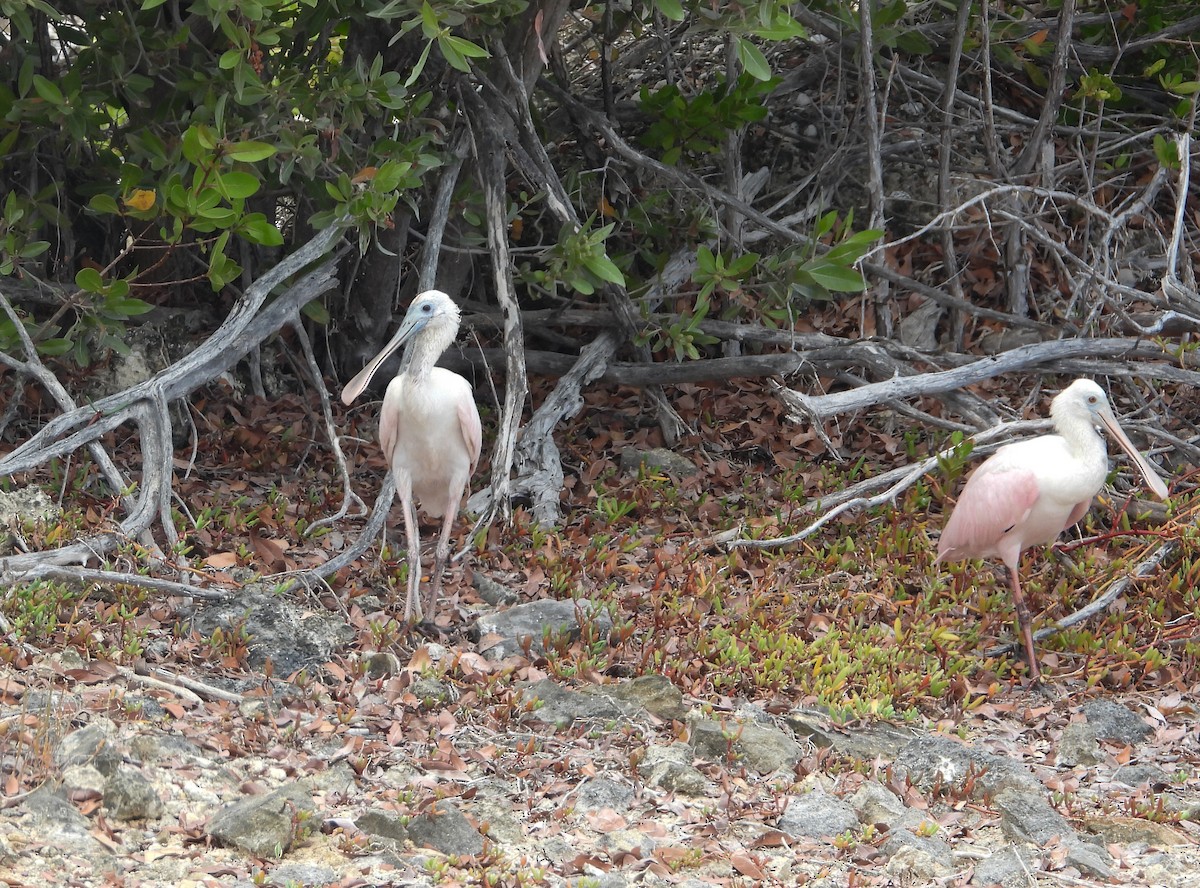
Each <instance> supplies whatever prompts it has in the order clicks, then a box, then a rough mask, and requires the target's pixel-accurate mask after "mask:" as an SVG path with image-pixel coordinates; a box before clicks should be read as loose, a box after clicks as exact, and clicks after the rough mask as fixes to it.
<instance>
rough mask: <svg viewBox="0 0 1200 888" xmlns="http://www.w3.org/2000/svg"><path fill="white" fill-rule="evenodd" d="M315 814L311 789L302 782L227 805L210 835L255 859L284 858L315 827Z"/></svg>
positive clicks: (212, 822) (214, 821) (214, 819)
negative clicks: (313, 816)
mask: <svg viewBox="0 0 1200 888" xmlns="http://www.w3.org/2000/svg"><path fill="white" fill-rule="evenodd" d="M313 810H314V806H313V800H312V791H311V789H310V787H309V785H308V784H307V782H305V781H298V782H296V783H290V784H288V785H286V786H282V787H280V788H279V789H277V790H275V791H274V792H270V793H267V794H266V795H260V796H251V797H250V798H246V799H242V800H241V801H238V802H234V803H233V804H230V805H226V806H225V807H224V808H222V809H221V810H220V811H218V812H217V813H216V814H214V815H213V816H212V819H211V820H209V823H208V833H209V835H210V836H212V838H213V840H214V841H216V842H217V843H219V844H221V845H226V846H229V847H232V848H240V849H241V850H243V851H245V852H246V853H247V854H253V855H254V856H255V857H281V856H283V855H284V854H285V853H286V852H287V851H288V849H290V848H291V847H292V845H293V844H295V842H296V841H297V840H298V839H300V838H301V837H302V836H303V834H304V832H305V831H306V829H309V828H310V827H311V825H310V824H308V821H309V819H310V818H311V815H312V813H313Z"/></svg>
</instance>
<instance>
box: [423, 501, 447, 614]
mask: <svg viewBox="0 0 1200 888" xmlns="http://www.w3.org/2000/svg"><path fill="white" fill-rule="evenodd" d="M453 529H454V512H452V511H450V510H447V511H446V517H445V519H444V520H443V521H442V532H441V533H439V534H438V541H437V550H436V552H435V554H434V558H433V573H432V574H431V575H430V577H429V595H428V598H427V599H426V600H427V601H428V602H429V605H428V610H429V619H431V620H432V619H433V618H434V617H435V616H437V602H438V593H440V592H441V591H442V571H444V570H445V569H446V560H447V559H448V558H449V557H450V532H451V531H452V530H453Z"/></svg>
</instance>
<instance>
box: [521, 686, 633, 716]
mask: <svg viewBox="0 0 1200 888" xmlns="http://www.w3.org/2000/svg"><path fill="white" fill-rule="evenodd" d="M522 697H523V698H524V699H525V700H526V701H529V700H537V701H539V702H540V704H541V705H540V706H538V707H537V708H536V709H534V710H533V711H532V712H530V713H529V714H528V715H527V716H526V718H529V719H533V720H535V721H542V722H546V723H548V724H552V725H561V726H562V727H570V725H571V723H572V722H574V721H575V720H576V719H592V720H600V721H609V720H611V719H615V718H621V717H623V716H625V714H626V710H625V709H624V708H622V706H621V705H620V704H619V703H618V702H617V701H616V700H614V699H612V698H610V697H606V696H604V695H603V694H584V693H581V692H580V691H572V690H570V689H569V688H564V687H562V685H559V684H557V683H556V682H554V681H553V680H551V679H549V678H544V679H542V680H541V681H539V682H535V683H534V684H532V685H529V686H528V687H526V688H525V689H524V691H523V692H522Z"/></svg>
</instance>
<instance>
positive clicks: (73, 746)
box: [54, 719, 121, 777]
mask: <svg viewBox="0 0 1200 888" xmlns="http://www.w3.org/2000/svg"><path fill="white" fill-rule="evenodd" d="M115 736H116V728H115V727H114V726H113V723H112V722H110V721H108V719H96V720H95V721H94V722H92V723H91V724H90V725H86V726H84V727H82V728H80V729H79V730H78V731H72V732H71V733H70V734H67V736H65V737H63V738H62V741H61V742H60V743H59V744H58V749H56V750H55V752H54V762H55V764H56V765H58V767H59V768H62V769H65V768H68V767H70V766H71V765H90V766H91V767H93V768H95V769H96V770H97V771H99V772H100V773H101V774H103V775H104V776H105V777H111V776H112V775H113V774H115V773H116V771H117V768H118V767H119V766H120V764H121V752H120V750H119V749H117V747H116V746H115V745H114V741H113V738H114V737H115Z"/></svg>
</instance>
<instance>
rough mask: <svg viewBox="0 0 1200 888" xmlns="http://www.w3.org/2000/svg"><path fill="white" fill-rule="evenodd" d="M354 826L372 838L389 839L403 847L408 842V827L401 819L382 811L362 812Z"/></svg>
mask: <svg viewBox="0 0 1200 888" xmlns="http://www.w3.org/2000/svg"><path fill="white" fill-rule="evenodd" d="M354 825H355V826H356V827H358V828H359V829H360V830H362V831H363V832H365V833H367V834H368V835H372V836H380V837H381V838H385V839H391V840H393V841H394V842H397V843H399V844H401V845H403V844H404V843H405V842H407V841H408V825H407V823H406V821H405V820H404V819H403V818H400V817H397V816H396V815H395V814H387V813H385V812H383V811H364V812H363V813H362V814H360V815H359V817H358V818H357V819H356V820H355V821H354Z"/></svg>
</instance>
